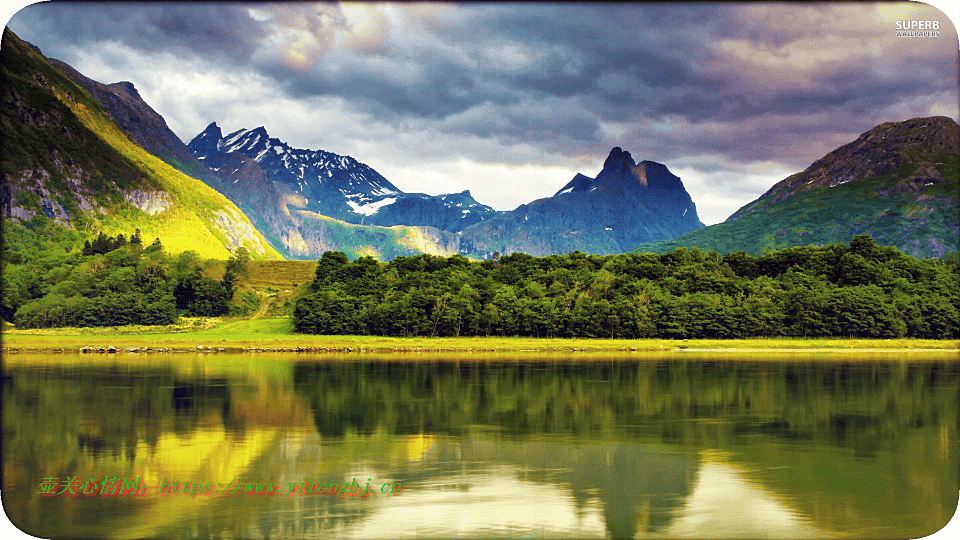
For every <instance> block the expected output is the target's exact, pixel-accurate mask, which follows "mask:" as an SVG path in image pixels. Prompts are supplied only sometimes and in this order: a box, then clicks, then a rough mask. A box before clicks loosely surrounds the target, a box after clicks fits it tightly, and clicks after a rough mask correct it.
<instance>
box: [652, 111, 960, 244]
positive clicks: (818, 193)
mask: <svg viewBox="0 0 960 540" xmlns="http://www.w3.org/2000/svg"><path fill="white" fill-rule="evenodd" d="M958 178H960V126H958V125H957V123H956V122H954V121H953V120H952V119H950V118H947V117H943V116H934V117H929V118H914V119H911V120H906V121H903V122H888V123H884V124H881V125H879V126H877V127H875V128H873V129H871V130H869V131H867V132H866V133H863V134H862V135H860V137H858V138H857V139H856V140H854V141H852V142H850V143H848V144H845V145H843V146H841V147H839V148H837V149H836V150H834V151H832V152H830V153H829V154H827V155H826V156H824V157H823V158H821V159H818V160H817V161H815V162H814V163H813V164H811V165H810V166H809V167H808V168H807V169H805V170H804V171H802V172H799V173H796V174H793V175H791V176H789V177H787V178H785V179H783V180H782V181H780V182H778V183H776V184H775V185H774V186H773V187H771V188H770V189H769V190H768V191H767V192H766V193H764V194H763V195H761V196H760V197H759V198H758V199H756V200H755V201H753V202H751V203H749V204H747V205H745V206H744V207H743V208H741V209H739V210H737V211H736V212H735V213H734V214H733V215H731V216H730V217H729V218H727V220H726V221H725V222H723V223H720V224H717V225H712V226H710V227H706V228H704V229H701V230H699V231H696V232H693V233H690V234H688V235H685V236H682V237H680V238H675V239H673V240H670V241H667V242H659V243H651V244H644V245H641V246H639V247H638V248H637V251H652V252H660V253H662V252H666V251H672V250H674V249H676V248H677V247H681V246H688V247H698V248H700V249H705V250H714V251H717V252H719V253H730V252H736V251H740V250H743V251H746V252H748V253H753V254H755V255H760V254H763V253H766V252H768V251H771V250H774V249H782V248H786V247H791V246H803V245H810V244H814V245H826V244H830V243H835V242H844V243H847V242H849V241H850V240H851V239H852V238H853V237H854V236H857V235H861V234H869V235H871V236H872V237H873V238H874V240H875V241H876V242H877V243H878V244H882V245H891V246H896V247H898V248H899V249H900V250H901V251H903V252H905V253H908V254H910V255H913V256H915V257H925V258H931V257H932V258H935V257H941V256H943V255H944V254H946V253H948V252H950V251H954V252H956V251H958V243H960V226H958V214H957V209H958V207H960V206H958V189H960V183H958V182H960V180H958Z"/></svg>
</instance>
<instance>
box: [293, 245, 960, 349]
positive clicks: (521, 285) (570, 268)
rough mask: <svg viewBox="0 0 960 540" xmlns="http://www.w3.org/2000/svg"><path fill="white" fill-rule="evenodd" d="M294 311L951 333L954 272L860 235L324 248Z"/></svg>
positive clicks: (387, 325) (594, 330) (508, 330)
mask: <svg viewBox="0 0 960 540" xmlns="http://www.w3.org/2000/svg"><path fill="white" fill-rule="evenodd" d="M293 322H294V326H295V328H296V330H297V331H299V332H304V333H314V334H356V335H385V336H481V335H487V336H531V337H604V338H630V339H636V338H647V337H649V338H678V339H683V338H750V337H764V336H796V337H830V336H835V337H856V338H899V337H916V338H933V339H940V338H958V337H960V270H958V264H957V258H956V256H954V255H951V256H949V257H945V258H943V259H933V260H920V259H917V258H915V257H912V256H910V255H906V254H904V253H902V252H901V251H899V250H898V249H897V248H895V247H887V246H879V245H877V244H876V243H875V242H874V241H873V239H872V238H871V237H870V236H867V235H862V236H857V237H855V238H854V239H853V240H852V241H851V242H850V244H849V246H847V245H845V244H843V243H836V244H830V245H827V246H822V247H818V246H805V247H793V248H788V249H784V250H779V251H773V252H770V253H768V254H765V255H762V256H759V257H758V256H754V255H751V254H748V253H745V252H742V251H741V252H737V253H728V254H726V255H723V256H720V255H719V254H718V253H717V252H715V251H702V250H700V249H698V248H689V249H688V248H679V249H677V250H675V251H673V252H671V253H665V254H653V253H642V254H640V253H624V254H619V255H603V256H601V255H589V256H588V255H586V254H585V253H582V252H573V253H570V254H567V255H549V256H545V257H534V256H531V255H525V254H520V253H514V254H512V255H509V256H503V257H499V258H497V259H495V260H487V261H471V260H469V259H467V258H466V257H463V256H461V255H453V256H451V257H440V256H431V255H417V256H410V257H397V258H396V259H394V260H392V261H390V262H387V263H382V262H378V261H377V260H375V259H373V258H372V257H360V258H357V259H356V260H354V261H350V260H349V259H348V258H347V256H346V255H345V254H343V253H339V252H326V253H324V254H323V256H322V257H321V259H320V260H319V262H318V265H317V270H316V277H315V279H314V281H313V283H312V285H311V293H310V294H308V295H306V296H304V297H302V298H300V299H299V300H298V301H297V302H296V305H295V308H294V314H293Z"/></svg>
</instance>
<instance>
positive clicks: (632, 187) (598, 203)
mask: <svg viewBox="0 0 960 540" xmlns="http://www.w3.org/2000/svg"><path fill="white" fill-rule="evenodd" d="M701 227H703V223H701V222H700V219H699V218H698V217H697V208H696V205H695V204H694V203H693V201H692V200H691V198H690V195H689V194H688V193H687V191H686V189H685V188H684V187H683V182H681V181H680V178H678V177H677V176H675V175H673V174H672V173H671V172H670V171H669V170H668V169H667V167H666V166H665V165H662V164H660V163H656V162H653V161H641V162H640V163H639V164H637V163H636V162H634V160H633V157H632V156H631V155H630V152H626V151H624V150H622V149H621V148H619V147H616V148H614V149H613V150H611V151H610V154H609V155H608V156H607V159H606V161H604V164H603V169H602V170H601V171H600V173H599V174H598V175H597V177H596V178H590V177H589V176H585V175H583V174H577V175H576V176H575V177H574V178H573V180H571V181H570V182H569V183H567V185H565V186H564V187H563V188H561V189H560V190H559V191H558V192H557V193H556V194H555V195H553V196H552V197H548V198H544V199H539V200H536V201H533V202H531V203H529V204H524V205H521V206H519V207H518V208H516V209H515V210H512V211H510V212H506V213H504V214H501V215H499V216H496V217H493V218H491V219H489V220H486V221H484V222H483V223H479V224H475V225H472V226H470V227H468V228H466V229H464V231H463V232H462V234H461V252H462V253H465V254H468V255H472V256H477V257H481V258H486V257H489V256H491V255H492V254H493V253H494V252H499V253H504V254H507V253H512V252H521V253H527V254H530V255H536V256H542V255H550V254H562V253H570V252H572V251H584V252H587V253H597V254H610V253H622V252H624V251H630V250H631V249H633V248H634V247H635V246H636V245H637V244H640V243H643V242H651V241H656V240H667V239H670V238H674V237H677V236H680V235H683V234H685V233H688V232H690V231H693V230H696V229H699V228H701Z"/></svg>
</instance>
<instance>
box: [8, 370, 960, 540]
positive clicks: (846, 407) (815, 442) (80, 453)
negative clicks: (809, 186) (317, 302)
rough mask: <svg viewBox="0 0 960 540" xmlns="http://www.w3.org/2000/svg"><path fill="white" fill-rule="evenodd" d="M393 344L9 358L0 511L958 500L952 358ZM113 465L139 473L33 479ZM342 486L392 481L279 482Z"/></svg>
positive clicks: (659, 515)
mask: <svg viewBox="0 0 960 540" xmlns="http://www.w3.org/2000/svg"><path fill="white" fill-rule="evenodd" d="M403 358H405V357H397V356H394V357H385V358H379V357H366V356H356V355H355V356H344V357H333V356H321V357H316V358H309V357H304V356H298V355H290V356H267V355H210V356H200V355H197V356H193V355H189V356H188V355H170V356H152V357H147V358H145V357H143V356H139V357H138V356H136V355H128V356H123V355H118V356H110V357H104V358H97V359H95V360H94V361H93V362H96V363H91V360H90V359H89V358H84V357H80V356H73V355H52V356H40V355H11V356H9V357H8V358H6V360H7V362H6V365H5V368H4V389H3V445H4V447H3V456H4V462H3V472H4V479H3V482H4V483H3V502H4V507H5V509H6V511H7V512H8V514H9V515H10V517H11V519H12V521H13V522H14V523H15V524H17V525H18V526H19V527H21V528H22V529H23V530H25V531H27V532H29V533H31V534H34V535H37V536H42V537H70V538H79V537H105V536H106V537H112V538H143V537H164V538H224V537H231V538H277V537H287V538H306V537H310V538H316V537H364V538H370V537H417V538H427V537H437V538H446V537H451V536H467V537H529V536H537V537H557V538H562V537H578V538H581V537H582V538H589V537H612V538H646V537H667V538H677V537H698V538H702V537H719V538H755V537H758V536H765V537H784V538H786V537H791V538H793V537H827V536H850V535H851V534H852V535H856V536H871V537H918V536H923V535H924V534H929V533H932V532H933V531H935V530H936V529H938V528H939V527H940V526H942V525H943V524H944V523H946V522H947V521H948V520H949V518H950V517H951V516H952V514H953V512H954V509H955V508H956V504H957V493H958V489H960V480H958V476H960V473H958V469H960V466H958V463H960V462H958V459H957V451H956V448H957V429H958V418H957V415H958V410H960V398H958V394H960V369H958V363H957V362H956V361H955V359H954V358H952V357H941V358H932V359H931V358H929V357H924V358H925V359H918V360H917V361H907V360H903V359H900V358H898V357H896V356H891V355H879V356H874V357H872V358H870V360H871V361H865V360H866V359H864V358H857V359H856V361H838V360H837V359H835V358H829V359H822V358H819V359H818V357H808V358H797V357H790V360H789V361H785V360H778V361H762V359H758V358H756V357H751V358H745V357H738V358H737V359H736V360H728V359H729V358H730V357H729V356H714V357H710V356H705V357H701V358H691V357H690V356H673V357H671V356H665V355H658V356H656V357H638V356H631V357H628V358H627V359H624V358H620V359H613V358H599V359H598V358H591V359H589V361H583V362H573V361H569V360H567V361H564V360H563V359H558V358H556V357H551V358H544V357H536V356H529V357H527V358H524V359H522V361H515V359H502V360H490V359H478V358H476V357H462V358H449V357H447V358H443V357H428V358H419V359H418V361H401V360H402V359H403ZM638 358H640V360H638ZM113 476H116V477H119V478H139V479H140V480H141V481H142V482H143V483H145V484H146V485H147V486H149V487H150V490H149V491H148V493H147V494H146V495H144V496H141V497H132V496H125V497H101V496H93V497H86V496H82V495H81V496H78V497H76V498H74V497H70V496H41V495H39V494H37V491H38V486H39V484H40V482H41V481H42V480H43V479H44V478H57V479H59V480H65V479H67V478H71V477H74V478H80V479H83V480H87V479H88V478H94V479H98V480H99V479H102V478H104V477H113ZM354 479H356V482H358V483H359V484H360V485H361V486H362V485H365V484H367V483H370V485H372V486H374V489H375V490H376V489H378V488H379V487H380V486H382V485H388V486H393V485H399V484H402V486H403V492H402V493H401V494H398V495H391V494H384V493H379V494H377V495H370V496H368V497H363V498H361V497H355V496H351V497H337V496H329V495H326V496H324V495H314V496H309V495H291V496H287V493H289V492H290V491H291V486H294V485H297V483H302V482H304V481H309V482H311V483H318V484H326V485H329V484H331V483H333V484H336V483H344V482H348V483H349V482H351V481H352V480H354ZM164 481H167V482H169V483H172V482H173V481H177V482H179V483H181V484H183V483H188V484H191V485H193V484H200V485H204V486H206V485H209V488H208V491H209V492H208V493H206V494H204V493H202V492H201V493H198V494H197V495H193V496H191V495H183V494H179V493H178V494H159V493H157V489H158V488H159V486H160V485H161V484H163V483H164ZM253 483H271V484H279V488H278V489H279V491H280V494H278V495H274V496H257V495H246V494H244V495H235V494H234V493H235V489H236V488H235V486H241V485H247V484H250V485H252V484H253ZM228 485H229V486H231V488H230V489H232V490H234V491H231V493H230V494H226V495H225V494H223V493H217V492H222V491H224V490H227V486H228ZM58 491H59V489H58Z"/></svg>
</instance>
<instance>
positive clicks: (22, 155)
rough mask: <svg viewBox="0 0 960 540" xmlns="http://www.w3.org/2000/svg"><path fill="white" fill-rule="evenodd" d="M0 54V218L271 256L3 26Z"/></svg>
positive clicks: (226, 207) (206, 251)
mask: <svg viewBox="0 0 960 540" xmlns="http://www.w3.org/2000/svg"><path fill="white" fill-rule="evenodd" d="M0 58H2V61H0V70H2V84H0V87H2V98H0V99H2V107H0V115H2V116H0V126H2V136H3V141H4V146H3V165H2V172H0V174H2V178H0V179H2V182H0V184H2V188H0V196H2V199H3V200H2V211H3V218H4V220H11V221H13V222H19V223H21V224H24V225H26V226H31V224H32V223H35V220H41V221H44V220H48V221H50V222H52V223H54V224H56V225H57V226H61V227H66V228H72V229H77V230H86V231H88V232H89V233H90V234H93V233H94V232H95V231H98V230H99V231H103V232H104V233H106V234H111V235H115V234H118V233H123V234H131V233H132V232H133V230H134V229H135V228H140V229H141V231H142V234H143V236H144V238H147V239H149V238H154V237H156V238H160V239H161V241H162V243H163V245H164V246H165V247H166V248H167V249H168V250H169V251H171V252H173V253H177V252H180V251H187V250H192V251H197V252H198V253H200V254H201V255H204V256H207V257H212V258H222V259H226V258H228V257H229V256H230V255H231V252H233V251H235V250H236V249H237V248H239V247H246V248H247V249H248V250H249V252H250V254H251V256H253V257H254V258H257V259H262V258H279V254H278V253H277V252H276V251H275V250H273V249H272V248H271V247H270V245H269V244H268V243H267V242H266V240H265V239H264V238H263V237H262V236H261V235H260V234H259V233H258V232H257V231H256V230H255V229H254V227H253V226H252V225H251V224H250V222H249V221H248V220H247V218H246V216H244V215H243V213H242V212H241V211H240V210H239V209H238V208H237V207H236V206H235V205H233V203H231V202H230V201H229V200H227V198H226V197H224V196H223V195H221V194H219V193H217V192H216V191H214V190H213V189H211V188H209V187H208V186H207V185H206V184H204V183H203V182H202V181H200V180H197V179H194V178H192V177H189V176H187V175H185V174H183V173H181V172H179V171H177V170H176V169H174V168H173V167H171V166H170V165H169V164H167V163H165V162H163V161H162V160H160V159H158V158H156V157H155V156H153V155H152V154H150V153H149V152H147V151H146V150H144V149H143V148H142V147H141V146H139V145H138V144H136V143H135V142H133V141H132V140H131V139H130V138H129V137H128V136H127V135H126V134H125V133H124V132H123V130H122V129H121V128H120V127H119V126H118V125H117V124H116V122H115V121H114V120H113V119H112V118H110V115H109V114H108V113H107V112H106V110H105V109H104V108H103V107H102V106H101V105H100V104H99V102H98V101H97V100H96V99H95V98H94V97H93V95H92V94H91V93H90V92H89V91H87V90H86V89H84V88H83V87H82V86H80V85H78V84H77V83H75V82H74V81H72V80H71V79H70V78H69V77H68V76H67V75H66V74H64V73H63V72H62V71H61V70H59V69H58V68H57V67H55V66H54V65H52V64H50V63H49V62H47V60H46V59H45V58H44V57H43V56H42V54H41V53H39V52H38V50H37V49H36V48H35V47H31V46H30V45H29V44H27V43H26V42H23V41H22V40H20V39H19V38H18V37H17V36H16V35H15V34H14V33H13V32H11V31H10V30H9V29H5V30H4V33H3V43H2V46H0ZM37 226H40V225H39V224H38V225H37Z"/></svg>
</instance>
